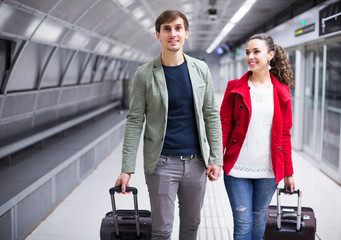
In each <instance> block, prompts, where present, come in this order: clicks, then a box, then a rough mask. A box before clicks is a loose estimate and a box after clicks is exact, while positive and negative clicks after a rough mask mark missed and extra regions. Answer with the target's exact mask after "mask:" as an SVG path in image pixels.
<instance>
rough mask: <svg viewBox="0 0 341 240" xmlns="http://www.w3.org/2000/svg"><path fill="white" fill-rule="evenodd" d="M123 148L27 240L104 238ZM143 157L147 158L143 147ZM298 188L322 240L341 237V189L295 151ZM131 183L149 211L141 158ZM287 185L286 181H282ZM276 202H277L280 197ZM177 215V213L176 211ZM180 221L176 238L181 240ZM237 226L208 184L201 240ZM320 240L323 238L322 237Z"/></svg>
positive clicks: (219, 192)
mask: <svg viewBox="0 0 341 240" xmlns="http://www.w3.org/2000/svg"><path fill="white" fill-rule="evenodd" d="M121 147H122V146H121V145H120V146H119V147H117V148H116V149H114V150H113V152H112V154H111V155H110V156H109V157H108V158H107V159H105V160H104V161H103V162H102V163H101V164H100V165H99V166H98V168H97V169H96V170H95V171H94V172H93V173H92V174H91V175H89V177H87V178H86V179H85V180H84V181H83V182H82V183H81V184H80V185H79V186H78V187H77V188H76V189H75V190H74V191H73V192H72V193H71V194H70V195H69V196H68V197H67V198H66V199H65V200H64V201H63V202H62V203H61V204H60V205H59V206H58V207H57V208H56V209H55V210H54V211H53V212H52V213H51V214H50V215H49V216H48V217H47V218H46V219H45V220H44V221H43V222H41V224H40V225H39V226H38V227H37V228H36V229H35V230H34V231H33V232H32V233H31V234H30V235H29V236H28V237H27V240H57V239H58V240H60V239H63V240H71V239H72V240H80V239H82V240H94V239H99V229H100V223H101V220H102V218H103V216H104V214H105V213H106V212H108V211H109V210H110V206H111V205H110V198H109V193H108V189H109V188H110V187H111V186H112V185H113V184H114V182H115V180H116V177H117V176H118V174H119V172H120V159H121ZM138 155H139V156H141V155H142V152H141V148H140V150H139V154H138ZM293 159H294V165H295V180H296V186H297V187H298V188H300V189H302V190H303V205H304V206H310V207H312V208H313V209H314V210H315V214H316V218H317V235H318V237H319V238H320V239H323V240H337V239H341V228H340V224H341V204H340V203H341V187H340V186H339V185H337V184H335V183H334V182H333V181H332V180H330V179H329V178H328V177H326V176H325V175H324V174H323V173H321V172H320V171H319V170H317V169H316V168H315V167H314V166H313V165H312V164H310V163H309V162H307V160H306V159H304V158H303V157H302V154H299V153H297V152H295V151H294V152H293ZM137 163H138V164H137V171H136V174H135V175H133V177H132V179H131V182H130V185H131V186H136V187H137V188H138V189H139V194H138V201H139V207H140V209H150V208H149V201H148V198H149V197H148V193H147V188H146V185H145V182H144V175H143V171H142V159H141V158H140V159H138V160H137ZM280 184H282V183H280ZM116 199H117V207H118V208H123V209H124V208H130V207H131V206H132V197H131V195H130V194H129V195H117V197H116ZM272 203H275V198H274V199H273V201H272ZM282 204H283V205H285V204H289V205H295V204H296V198H295V197H290V196H285V197H283V198H282ZM176 214H178V212H177V210H176ZM177 233H178V221H176V222H175V224H174V234H173V237H172V239H177ZM232 233H233V222H232V215H231V210H230V206H229V202H228V198H227V195H226V192H225V189H224V183H223V181H222V178H221V179H220V180H219V181H217V182H208V184H207V192H206V197H205V202H204V207H203V210H202V223H201V225H200V229H199V237H198V239H200V240H213V239H224V240H225V239H232ZM317 239H318V238H317Z"/></svg>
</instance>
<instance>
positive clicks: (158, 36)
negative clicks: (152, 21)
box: [155, 32, 160, 41]
mask: <svg viewBox="0 0 341 240" xmlns="http://www.w3.org/2000/svg"><path fill="white" fill-rule="evenodd" d="M155 35H156V38H157V40H159V41H160V33H159V32H155Z"/></svg>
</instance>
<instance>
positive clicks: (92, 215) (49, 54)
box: [0, 0, 341, 240]
mask: <svg viewBox="0 0 341 240" xmlns="http://www.w3.org/2000/svg"><path fill="white" fill-rule="evenodd" d="M167 9H178V10H180V11H181V12H183V13H184V14H185V15H186V16H187V18H188V20H189V25H190V26H189V37H188V39H187V40H186V44H185V46H184V52H185V53H186V54H188V55H190V56H193V57H195V58H198V59H200V60H203V61H205V62H206V63H207V65H208V66H209V69H210V71H211V74H212V77H213V81H214V87H215V92H216V96H217V98H216V99H217V104H218V105H220V104H221V99H222V96H223V95H224V92H225V89H226V85H227V82H228V81H229V80H232V79H237V78H240V77H241V76H242V75H243V74H244V73H245V72H247V71H248V66H247V64H246V63H245V44H246V41H247V39H248V38H249V37H250V36H251V35H253V34H255V33H260V32H266V33H269V34H270V35H271V36H272V37H273V39H274V41H275V43H277V44H279V45H281V46H283V47H284V48H285V50H286V52H287V53H288V58H289V61H290V64H291V67H292V70H293V73H294V79H295V85H294V86H293V87H292V88H291V95H292V96H293V100H292V110H293V127H292V129H291V135H292V147H293V156H294V157H293V161H294V168H295V167H296V166H297V171H296V170H295V174H294V177H295V178H296V179H297V180H296V182H297V184H296V185H297V187H298V188H302V190H303V192H305V194H304V200H303V201H304V205H308V206H310V207H312V208H313V209H314V210H315V214H316V217H317V230H316V239H323V240H336V239H341V229H340V227H339V226H340V223H341V205H340V202H341V186H340V185H341V1H337V0H276V1H272V0H243V1H240V0H173V1H163V0H1V1H0V239H3V240H15V239H28V240H40V239H48V240H53V239H75V240H77V239H99V227H100V221H101V218H102V217H103V216H104V214H105V211H106V210H108V211H109V210H110V207H111V205H110V198H109V195H108V189H109V187H110V185H111V184H114V181H115V179H116V178H117V176H118V174H119V172H120V169H121V157H122V156H121V154H122V153H121V151H122V142H123V137H124V127H125V119H126V115H127V112H128V109H129V96H130V90H131V84H132V80H133V78H134V74H135V71H136V69H137V67H138V66H140V65H142V64H144V63H147V62H149V61H151V60H153V59H154V58H155V57H156V56H158V55H159V54H160V43H159V42H158V40H157V38H156V36H155V26H154V22H155V19H156V18H157V16H158V15H159V14H160V13H161V12H163V11H164V10H167ZM141 142H142V141H141ZM140 148H141V146H140ZM139 151H142V150H139ZM140 155H141V156H140V157H139V159H137V162H138V163H137V164H138V166H137V168H138V169H139V173H136V174H135V176H134V180H132V184H135V185H136V186H137V187H138V188H139V190H140V191H139V192H140V194H139V195H140V196H139V204H140V206H141V207H142V208H149V201H148V194H147V188H146V186H145V183H144V181H145V180H144V176H143V170H142V164H143V159H142V152H141V153H140ZM92 181H93V182H92ZM97 181H98V182H97ZM77 194H79V195H77ZM82 194H84V195H82ZM207 194H208V196H207V197H206V198H205V201H207V202H206V203H205V204H204V209H203V210H202V211H203V213H202V216H203V217H202V218H204V219H210V220H203V223H202V225H201V227H200V234H199V235H200V238H199V239H200V240H204V239H210V240H211V239H233V238H232V235H231V233H232V231H233V225H232V220H231V219H232V215H231V210H230V209H229V203H228V198H227V195H226V193H225V190H224V186H223V182H222V181H220V180H219V181H218V182H217V183H215V184H213V183H208V186H207ZM93 195H96V196H93ZM212 196H214V197H212ZM95 197H96V199H95ZM87 198H89V199H90V200H89V202H88V205H86V203H83V201H85V202H86V201H87ZM75 199H77V200H75ZM125 199H126V198H124V200H122V201H121V202H120V203H121V204H123V206H126V205H125V204H126V200H125ZM68 201H71V204H69V203H70V202H68ZM75 201H76V202H77V203H80V205H79V206H76V208H77V211H73V210H72V209H71V207H70V206H75V205H77V204H76V202H75ZM274 201H275V199H273V201H272V203H274ZM288 201H289V203H293V204H295V203H296V202H295V201H296V200H295V201H292V200H288ZM83 204H84V205H83ZM63 206H64V208H63ZM80 206H82V207H84V208H86V209H83V210H81V209H80ZM89 208H91V209H90V210H89ZM213 208H214V209H221V211H220V210H217V212H216V214H217V216H218V218H219V219H220V220H222V221H220V220H214V219H213V218H215V215H210V213H209V212H210V211H211V210H212V209H213ZM209 209H211V210H209ZM83 212H88V214H82V213H83ZM221 214H223V216H221ZM55 216H57V217H58V224H57V225H56V223H55V222H54V221H53V219H54V217H55ZM61 216H62V217H61ZM71 219H73V220H72V222H75V223H74V225H70V224H68V221H69V220H71ZM77 223H78V224H77ZM63 224H65V225H63ZM176 226H177V225H176ZM176 226H175V227H174V233H175V234H174V235H175V236H174V239H177V238H176V237H177V236H176V232H177V231H178V230H177V229H176ZM71 228H72V229H74V231H72V230H69V229H71ZM90 231H91V232H90ZM85 233H86V234H85ZM172 239H173V237H172Z"/></svg>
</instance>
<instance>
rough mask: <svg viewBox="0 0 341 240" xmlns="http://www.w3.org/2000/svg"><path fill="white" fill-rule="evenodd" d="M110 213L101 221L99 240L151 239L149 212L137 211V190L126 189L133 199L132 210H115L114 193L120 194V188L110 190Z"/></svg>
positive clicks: (132, 188)
mask: <svg viewBox="0 0 341 240" xmlns="http://www.w3.org/2000/svg"><path fill="white" fill-rule="evenodd" d="M109 192H110V196H111V204H112V212H109V213H107V214H106V215H105V217H104V218H103V219H102V224H101V230H100V236H101V240H109V239H110V240H113V239H122V240H124V239H129V240H131V239H151V232H152V220H151V216H150V215H151V212H150V211H149V210H138V206H137V189H136V188H134V187H127V192H132V193H133V197H134V210H116V203H115V193H116V192H121V188H120V187H114V188H110V190H109Z"/></svg>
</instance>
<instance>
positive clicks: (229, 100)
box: [220, 80, 238, 153]
mask: <svg viewBox="0 0 341 240" xmlns="http://www.w3.org/2000/svg"><path fill="white" fill-rule="evenodd" d="M237 81H238V80H232V81H229V82H228V83H227V87H226V91H225V94H224V98H223V101H222V103H221V107H220V121H221V127H222V136H223V152H224V153H225V152H226V146H227V141H228V139H229V136H230V134H231V131H232V127H233V118H234V113H233V109H234V101H235V94H233V93H231V90H232V89H233V87H234V86H235V84H236V82H237Z"/></svg>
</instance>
